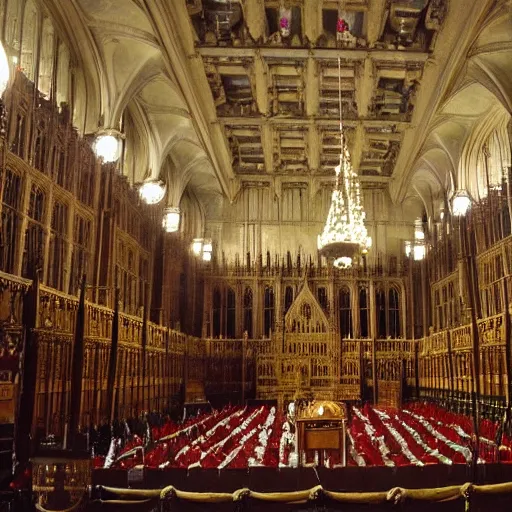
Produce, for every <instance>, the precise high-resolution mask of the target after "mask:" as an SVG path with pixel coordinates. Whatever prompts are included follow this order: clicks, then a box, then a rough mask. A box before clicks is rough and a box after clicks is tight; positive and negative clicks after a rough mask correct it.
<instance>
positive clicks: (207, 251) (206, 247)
mask: <svg viewBox="0 0 512 512" xmlns="http://www.w3.org/2000/svg"><path fill="white" fill-rule="evenodd" d="M212 252H213V244H212V240H211V238H206V239H205V241H204V244H203V261H212Z"/></svg>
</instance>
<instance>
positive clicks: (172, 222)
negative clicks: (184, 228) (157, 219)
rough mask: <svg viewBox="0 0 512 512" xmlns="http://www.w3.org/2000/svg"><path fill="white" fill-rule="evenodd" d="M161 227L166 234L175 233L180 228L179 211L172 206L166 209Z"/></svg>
mask: <svg viewBox="0 0 512 512" xmlns="http://www.w3.org/2000/svg"><path fill="white" fill-rule="evenodd" d="M162 226H163V228H164V230H165V231H166V233H176V231H178V229H179V228H180V209H179V208H177V207H173V206H171V207H169V208H166V209H165V210H164V218H163V220H162Z"/></svg>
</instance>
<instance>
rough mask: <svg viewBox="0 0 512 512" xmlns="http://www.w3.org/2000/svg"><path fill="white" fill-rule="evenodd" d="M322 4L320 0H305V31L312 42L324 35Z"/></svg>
mask: <svg viewBox="0 0 512 512" xmlns="http://www.w3.org/2000/svg"><path fill="white" fill-rule="evenodd" d="M322 4H323V2H319V1H318V0H304V10H303V21H302V25H303V33H304V35H305V36H306V37H307V38H308V39H309V41H310V42H311V43H313V44H314V43H316V41H317V39H318V38H319V37H320V36H321V35H322V32H323V30H322Z"/></svg>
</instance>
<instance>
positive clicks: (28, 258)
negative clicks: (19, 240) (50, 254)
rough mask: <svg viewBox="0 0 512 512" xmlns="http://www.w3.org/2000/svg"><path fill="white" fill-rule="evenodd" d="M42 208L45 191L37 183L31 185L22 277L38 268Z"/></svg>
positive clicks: (42, 229) (42, 221) (41, 255)
mask: <svg viewBox="0 0 512 512" xmlns="http://www.w3.org/2000/svg"><path fill="white" fill-rule="evenodd" d="M44 208H45V193H44V191H43V190H41V189H40V188H39V187H38V186H37V185H32V189H31V191H30V202H29V207H28V221H27V230H26V232H25V249H24V251H23V260H22V267H21V273H22V276H23V277H28V278H31V277H33V271H34V270H35V269H36V268H40V267H41V266H42V262H43V254H44V242H45V233H44Z"/></svg>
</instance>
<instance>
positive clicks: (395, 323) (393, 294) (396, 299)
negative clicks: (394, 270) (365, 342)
mask: <svg viewBox="0 0 512 512" xmlns="http://www.w3.org/2000/svg"><path fill="white" fill-rule="evenodd" d="M388 316H389V336H391V337H392V338H399V337H400V295H399V293H398V290H396V289H395V288H390V290H389V302H388Z"/></svg>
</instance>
